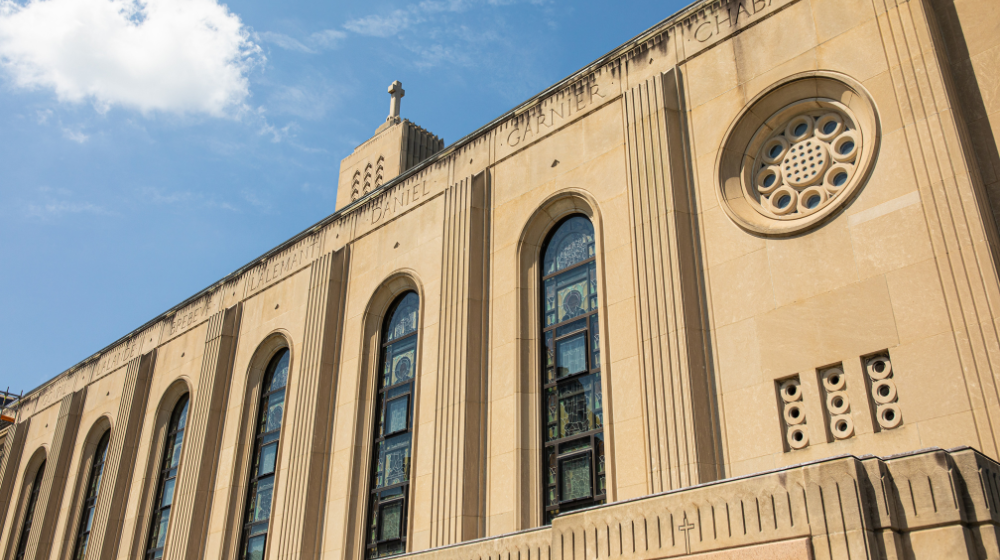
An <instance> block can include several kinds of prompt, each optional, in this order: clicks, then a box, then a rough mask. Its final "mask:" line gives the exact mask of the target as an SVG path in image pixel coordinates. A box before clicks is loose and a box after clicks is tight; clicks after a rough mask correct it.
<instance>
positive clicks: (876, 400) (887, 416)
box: [865, 353, 903, 430]
mask: <svg viewBox="0 0 1000 560" xmlns="http://www.w3.org/2000/svg"><path fill="white" fill-rule="evenodd" d="M865 373H866V374H868V379H869V389H870V390H869V395H870V396H871V399H872V408H873V409H874V411H875V422H876V423H877V424H878V426H877V427H878V428H880V429H882V430H891V429H893V428H897V427H899V425H900V424H902V422H903V415H902V413H901V412H900V410H899V396H898V395H897V394H896V381H895V380H894V379H893V373H892V361H890V360H889V354H888V353H884V354H878V355H875V356H872V357H870V358H867V359H866V360H865Z"/></svg>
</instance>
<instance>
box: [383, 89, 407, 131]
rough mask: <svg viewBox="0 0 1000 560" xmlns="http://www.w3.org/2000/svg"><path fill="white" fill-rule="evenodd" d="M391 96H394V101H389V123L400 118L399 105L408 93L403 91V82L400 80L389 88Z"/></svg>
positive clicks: (387, 118)
mask: <svg viewBox="0 0 1000 560" xmlns="http://www.w3.org/2000/svg"><path fill="white" fill-rule="evenodd" d="M389 95H391V96H392V99H390V100H389V116H388V117H386V119H385V120H387V121H391V120H396V119H398V118H399V103H400V101H401V100H402V99H403V96H404V95H406V92H405V91H403V84H402V82H400V81H399V80H396V81H395V82H392V84H391V85H390V86H389Z"/></svg>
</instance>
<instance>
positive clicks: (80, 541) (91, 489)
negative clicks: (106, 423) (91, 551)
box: [73, 430, 111, 560]
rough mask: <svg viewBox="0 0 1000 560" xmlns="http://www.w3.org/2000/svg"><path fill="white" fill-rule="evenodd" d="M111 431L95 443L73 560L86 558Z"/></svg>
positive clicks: (106, 432)
mask: <svg viewBox="0 0 1000 560" xmlns="http://www.w3.org/2000/svg"><path fill="white" fill-rule="evenodd" d="M110 438H111V430H107V431H105V432H104V435H102V436H101V439H100V441H98V442H97V450H96V451H94V458H93V459H92V462H91V464H90V479H89V480H88V481H87V495H86V496H87V497H86V498H85V499H84V502H83V515H82V516H80V528H79V530H78V531H77V534H76V547H75V548H74V552H73V560H81V559H82V558H84V557H86V556H87V543H88V542H90V526H91V524H93V522H94V509H95V508H97V494H98V493H99V492H100V491H101V475H103V474H104V459H105V457H106V456H107V454H108V439H110Z"/></svg>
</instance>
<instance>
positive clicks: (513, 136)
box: [507, 128, 521, 146]
mask: <svg viewBox="0 0 1000 560" xmlns="http://www.w3.org/2000/svg"><path fill="white" fill-rule="evenodd" d="M520 142H521V129H519V128H515V129H513V130H511V131H510V134H508V135H507V145H508V146H517V145H518V144H519V143H520Z"/></svg>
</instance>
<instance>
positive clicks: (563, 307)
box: [541, 215, 606, 523]
mask: <svg viewBox="0 0 1000 560" xmlns="http://www.w3.org/2000/svg"><path fill="white" fill-rule="evenodd" d="M542 255H543V260H542V278H541V281H542V290H543V294H544V295H543V301H542V334H543V336H542V341H543V342H542V344H543V348H542V395H543V397H542V398H543V403H544V405H543V409H544V410H543V411H542V415H543V417H544V426H543V428H542V430H543V433H542V440H543V442H544V445H545V451H544V454H543V457H544V459H543V460H544V466H543V470H544V472H545V473H546V475H545V489H544V493H545V500H544V501H545V522H546V523H550V522H551V521H552V518H553V517H554V516H556V515H557V514H559V513H562V512H566V511H570V510H574V509H579V508H582V507H587V506H592V505H595V504H600V503H603V502H604V499H605V497H606V491H605V478H604V476H605V473H604V407H603V404H602V397H601V350H600V345H599V344H598V341H599V334H598V333H599V329H598V318H597V315H598V300H597V262H596V258H595V253H594V226H593V224H591V222H590V220H589V219H587V218H586V217H584V216H580V215H576V216H571V217H569V218H567V219H566V220H564V221H563V222H562V223H560V224H559V225H558V227H556V228H555V230H554V231H553V232H552V233H551V234H549V238H548V240H547V241H546V243H545V245H544V248H543V251H542Z"/></svg>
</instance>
